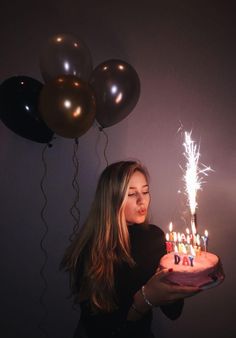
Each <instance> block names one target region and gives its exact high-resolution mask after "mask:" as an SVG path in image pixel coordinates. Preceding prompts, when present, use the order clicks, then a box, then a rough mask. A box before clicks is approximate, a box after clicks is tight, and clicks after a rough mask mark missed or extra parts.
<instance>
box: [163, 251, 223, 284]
mask: <svg viewBox="0 0 236 338" xmlns="http://www.w3.org/2000/svg"><path fill="white" fill-rule="evenodd" d="M160 268H162V269H163V268H166V269H173V271H172V272H171V273H170V274H168V277H167V278H166V279H167V281H168V282H171V283H174V284H178V285H184V286H197V287H203V286H207V285H213V283H216V282H218V281H220V279H221V270H220V269H221V267H220V260H219V257H218V256H216V255H214V254H213V253H210V252H202V253H201V254H200V255H198V256H197V257H192V256H190V255H185V254H183V255H182V254H178V253H175V252H170V253H168V254H166V255H164V256H163V257H162V258H161V260H160Z"/></svg>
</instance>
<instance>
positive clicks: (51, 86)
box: [39, 75, 96, 138]
mask: <svg viewBox="0 0 236 338" xmlns="http://www.w3.org/2000/svg"><path fill="white" fill-rule="evenodd" d="M39 111H40V114H41V117H42V119H43V120H44V122H45V123H46V125H47V126H48V127H49V128H50V129H51V130H53V131H54V132H55V133H56V134H58V135H60V136H63V137H67V138H77V137H80V136H81V135H83V134H84V133H86V131H87V130H88V129H89V128H90V127H91V125H92V124H93V122H94V119H95V112H96V105H95V96H94V93H93V89H92V87H91V86H90V85H89V84H88V83H86V82H84V81H82V80H81V79H79V78H78V77H77V76H73V75H62V76H58V77H57V78H55V79H53V80H51V81H49V82H48V83H46V84H45V85H44V87H43V89H42V90H41V93H40V98H39Z"/></svg>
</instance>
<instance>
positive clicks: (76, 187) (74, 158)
mask: <svg viewBox="0 0 236 338" xmlns="http://www.w3.org/2000/svg"><path fill="white" fill-rule="evenodd" d="M78 148H79V141H78V138H75V142H74V146H73V156H72V161H73V164H74V168H75V171H74V177H73V180H72V188H73V189H74V191H75V198H74V202H73V204H72V207H71V208H70V214H71V215H72V217H73V219H74V221H75V224H74V226H73V232H72V234H71V235H70V237H69V240H70V241H71V242H72V240H73V239H74V237H75V236H76V234H77V231H78V229H79V222H80V209H79V207H78V205H77V204H78V202H79V197H80V196H79V194H80V189H79V179H78V177H79V159H78Z"/></svg>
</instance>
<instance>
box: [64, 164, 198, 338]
mask: <svg viewBox="0 0 236 338" xmlns="http://www.w3.org/2000/svg"><path fill="white" fill-rule="evenodd" d="M149 204H150V194H149V176H148V173H147V170H146V169H145V167H144V166H143V165H141V164H140V163H138V162H136V161H120V162H116V163H113V164H111V165H109V166H108V167H107V168H106V169H105V170H104V171H103V173H102V174H101V176H100V179H99V182H98V185H97V190H96V194H95V198H94V201H93V204H92V207H91V210H90V212H89V215H88V218H87V220H86V222H85V224H84V226H83V227H82V228H81V230H80V232H79V234H78V235H77V237H76V238H75V240H74V241H73V242H72V244H71V245H70V246H69V248H68V249H67V251H66V253H65V256H64V258H63V261H62V267H63V268H65V269H66V270H68V271H69V274H70V280H71V288H72V292H73V295H74V298H75V301H76V302H77V303H79V304H80V309H81V315H80V321H79V325H78V328H77V330H76V332H75V336H74V337H75V338H79V337H88V338H95V337H103V338H110V337H116V338H118V337H119V338H126V337H127V338H128V337H129V338H132V337H135V338H138V337H139V338H148V337H154V336H153V334H152V333H151V321H152V308H153V307H154V306H159V307H160V308H161V310H162V311H163V312H164V313H165V315H166V316H168V317H169V318H171V319H176V318H177V317H178V316H179V315H180V314H181V311H182V307H183V299H184V298H185V297H189V296H191V295H193V294H195V293H196V292H198V291H199V290H198V289H197V288H195V287H180V286H173V285H169V284H167V283H164V281H163V278H164V277H165V276H166V275H167V274H169V273H171V271H168V270H162V271H159V270H158V264H159V260H160V258H161V256H163V255H164V254H165V253H166V251H165V237H164V233H163V231H162V230H161V229H160V228H158V227H157V226H155V225H152V224H148V221H147V219H148V210H149Z"/></svg>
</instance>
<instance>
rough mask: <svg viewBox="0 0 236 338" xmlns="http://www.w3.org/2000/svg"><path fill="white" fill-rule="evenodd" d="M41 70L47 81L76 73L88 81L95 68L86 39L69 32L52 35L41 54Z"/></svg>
mask: <svg viewBox="0 0 236 338" xmlns="http://www.w3.org/2000/svg"><path fill="white" fill-rule="evenodd" d="M39 61H40V70H41V74H42V77H43V79H44V81H45V82H48V81H50V80H52V79H54V78H56V77H58V76H60V75H74V76H77V77H79V78H80V79H82V80H84V81H87V80H88V79H89V77H90V75H91V72H92V70H93V66H92V57H91V54H90V51H89V49H88V47H87V45H86V44H85V42H84V41H82V40H81V39H78V38H76V37H74V36H72V35H69V34H57V35H54V36H52V37H50V38H49V39H48V40H47V41H46V43H45V45H44V48H43V49H42V52H41V54H40V60H39Z"/></svg>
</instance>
